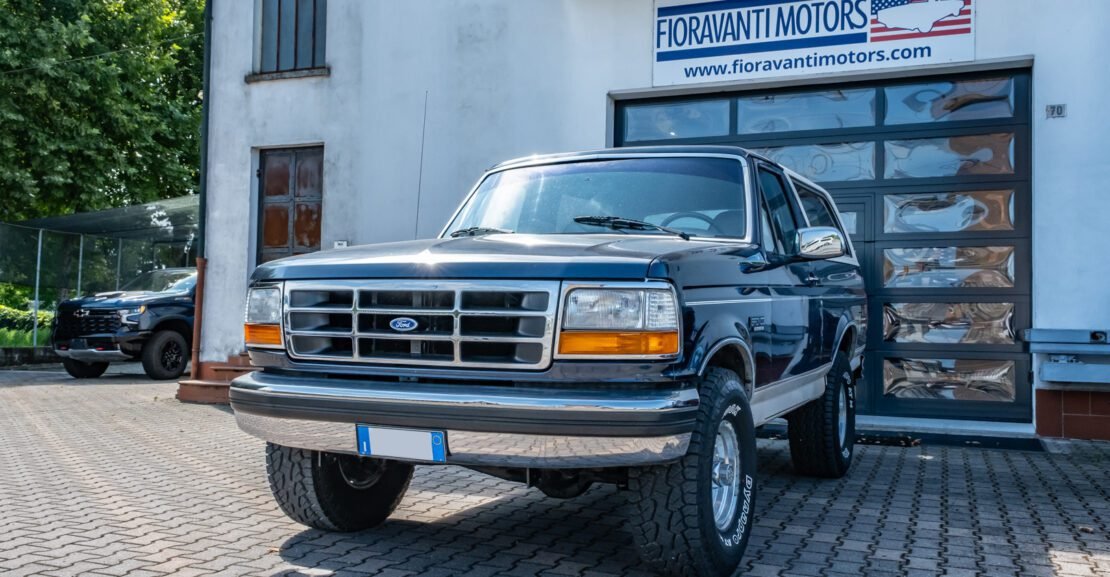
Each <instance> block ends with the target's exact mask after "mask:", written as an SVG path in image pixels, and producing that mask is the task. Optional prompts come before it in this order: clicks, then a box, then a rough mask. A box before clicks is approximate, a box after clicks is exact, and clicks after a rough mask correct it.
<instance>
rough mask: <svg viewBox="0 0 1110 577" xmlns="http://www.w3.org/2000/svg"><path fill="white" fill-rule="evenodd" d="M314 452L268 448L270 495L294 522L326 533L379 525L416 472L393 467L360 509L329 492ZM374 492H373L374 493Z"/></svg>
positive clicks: (398, 465)
mask: <svg viewBox="0 0 1110 577" xmlns="http://www.w3.org/2000/svg"><path fill="white" fill-rule="evenodd" d="M319 458H320V454H319V453H318V452H316V451H309V450H306V449H296V448H293V447H284V446H281V445H275V444H273V443H266V473H267V475H266V476H267V477H268V478H269V481H270V490H271V491H272V492H273V494H274V499H275V500H276V501H277V503H278V506H279V507H280V508H281V510H282V512H284V513H285V514H286V515H288V516H289V518H290V519H293V520H294V521H296V522H298V523H300V524H302V525H307V526H309V527H313V528H316V529H320V530H323V531H342V532H348V531H360V530H363V529H369V528H372V527H376V526H377V525H380V524H381V523H382V522H383V521H385V519H386V518H388V517H389V515H390V514H392V513H393V511H394V510H395V509H396V508H397V505H398V504H400V502H401V499H402V498H403V497H404V496H405V491H406V490H408V486H409V482H410V481H411V480H412V470H413V469H412V466H411V465H407V464H403V463H392V464H391V466H392V467H393V470H391V471H387V472H386V473H385V476H383V478H382V479H381V480H380V481H379V484H380V485H382V486H380V487H379V486H378V485H375V486H374V487H373V488H372V489H371V490H368V491H367V493H366V494H364V495H360V496H359V497H360V498H361V500H360V502H359V503H351V502H349V498H348V496H347V495H343V494H341V493H340V492H339V491H336V490H335V487H329V483H328V482H327V479H325V478H324V476H323V475H322V471H321V470H320V468H319V467H316V466H314V463H315V462H316V460H317V459H319ZM370 491H373V492H370Z"/></svg>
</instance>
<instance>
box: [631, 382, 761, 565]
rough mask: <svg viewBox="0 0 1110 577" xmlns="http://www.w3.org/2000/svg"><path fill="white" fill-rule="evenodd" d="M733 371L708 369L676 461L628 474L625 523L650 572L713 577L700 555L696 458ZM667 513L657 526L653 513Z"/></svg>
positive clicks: (701, 546) (704, 559)
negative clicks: (688, 433)
mask: <svg viewBox="0 0 1110 577" xmlns="http://www.w3.org/2000/svg"><path fill="white" fill-rule="evenodd" d="M738 378H739V377H738V376H737V375H736V374H735V373H733V372H732V371H728V370H727V369H721V368H716V367H711V368H710V369H709V370H708V371H707V373H706V377H705V379H704V380H703V381H702V384H701V386H700V387H699V388H700V391H699V395H700V397H701V401H700V402H701V404H700V407H702V410H700V411H698V415H697V425H695V427H694V432H693V434H692V435H691V436H690V448H689V449H688V450H687V453H686V456H685V457H683V458H682V459H681V460H679V461H678V462H676V463H674V464H672V465H669V466H662V467H639V468H633V469H631V470H630V471H629V475H628V486H629V489H631V492H630V493H631V495H632V496H633V499H635V502H633V503H632V504H631V507H632V514H631V515H630V516H629V517H630V518H629V525H630V530H631V532H632V538H633V541H634V542H635V543H636V546H637V548H638V549H639V551H640V557H641V559H643V560H644V561H645V562H646V563H647V564H648V565H651V566H653V567H654V568H655V570H657V571H659V572H660V573H663V574H666V575H681V576H683V577H687V576H688V577H700V576H707V575H714V574H715V572H714V571H713V569H712V567H711V565H710V562H709V559H708V558H707V555H706V553H705V551H704V547H703V543H702V535H701V531H700V529H699V527H698V511H697V506H698V503H697V478H698V460H697V458H696V456H695V455H697V454H698V453H699V451H700V449H701V446H702V444H703V443H706V442H710V443H712V442H714V439H713V438H710V439H708V440H707V439H705V438H704V436H703V435H702V431H703V430H705V428H706V420H708V419H711V418H712V414H711V413H710V411H711V410H712V409H713V408H714V407H716V406H717V400H718V398H719V397H720V396H721V394H722V392H723V391H724V387H725V386H726V385H727V384H728V383H729V381H730V380H733V381H735V380H738ZM660 509H662V510H668V511H670V516H669V517H668V518H667V520H666V521H665V522H659V519H660V518H659V516H658V515H657V514H656V511H658V510H660Z"/></svg>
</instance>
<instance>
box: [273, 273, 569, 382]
mask: <svg viewBox="0 0 1110 577" xmlns="http://www.w3.org/2000/svg"><path fill="white" fill-rule="evenodd" d="M558 294H559V283H557V282H539V281H329V282H326V283H323V282H318V281H295V282H288V283H286V285H285V335H286V342H287V344H288V347H289V356H291V357H292V358H294V359H303V360H323V361H350V362H360V363H374V364H392V365H424V366H428V365H431V366H452V367H475V368H499V367H511V368H517V369H543V368H546V367H547V365H548V364H549V363H550V361H551V346H552V342H553V341H554V337H553V333H554V326H555V308H556V304H557V301H558ZM398 319H406V320H403V321H398ZM409 326H411V327H412V328H410V329H409V330H399V329H398V327H401V328H409Z"/></svg>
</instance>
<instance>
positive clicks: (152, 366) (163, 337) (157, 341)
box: [142, 330, 189, 381]
mask: <svg viewBox="0 0 1110 577" xmlns="http://www.w3.org/2000/svg"><path fill="white" fill-rule="evenodd" d="M174 337H177V338H179V339H181V354H182V355H188V350H189V341H188V339H186V338H185V337H184V336H182V335H181V333H179V332H177V331H172V330H161V331H158V332H155V333H154V334H153V335H152V336H151V337H150V340H148V341H147V342H146V344H145V345H143V352H142V360H143V371H144V372H145V373H146V376H148V377H150V378H152V379H155V380H158V381H166V380H170V379H176V378H177V377H180V376H181V375H182V374H184V372H185V366H186V365H187V364H188V361H187V360H182V362H181V369H180V370H178V371H167V370H166V369H165V368H163V367H162V358H161V357H162V346H163V345H164V344H165V343H164V341H167V340H169V339H172V338H174Z"/></svg>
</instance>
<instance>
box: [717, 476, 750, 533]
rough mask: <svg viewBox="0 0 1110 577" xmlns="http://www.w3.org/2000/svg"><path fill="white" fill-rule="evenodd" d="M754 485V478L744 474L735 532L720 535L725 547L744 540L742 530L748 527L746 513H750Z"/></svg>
mask: <svg viewBox="0 0 1110 577" xmlns="http://www.w3.org/2000/svg"><path fill="white" fill-rule="evenodd" d="M754 486H755V479H753V478H752V476H751V475H744V491H743V499H744V502H743V503H741V504H740V515H738V516H737V523H736V532H735V533H733V534H732V535H727V536H726V535H721V542H722V543H724V544H725V546H726V547H732V546H735V545H739V544H740V543H742V542H743V541H744V531H746V530H747V527H748V515H750V514H751V509H752V487H754Z"/></svg>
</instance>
